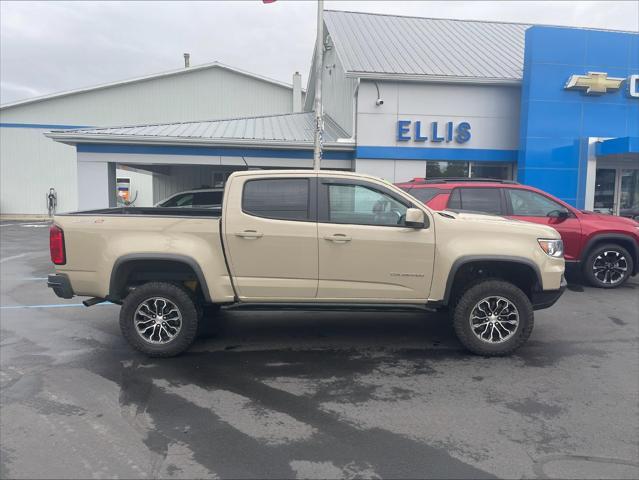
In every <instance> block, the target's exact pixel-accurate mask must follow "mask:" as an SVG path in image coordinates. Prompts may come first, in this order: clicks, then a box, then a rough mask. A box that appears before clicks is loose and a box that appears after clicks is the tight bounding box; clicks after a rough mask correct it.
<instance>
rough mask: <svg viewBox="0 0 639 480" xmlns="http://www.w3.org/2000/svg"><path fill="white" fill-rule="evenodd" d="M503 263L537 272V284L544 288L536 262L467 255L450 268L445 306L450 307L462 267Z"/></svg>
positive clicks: (493, 256) (523, 259)
mask: <svg viewBox="0 0 639 480" xmlns="http://www.w3.org/2000/svg"><path fill="white" fill-rule="evenodd" d="M482 261H486V262H502V263H512V264H518V265H525V266H526V267H530V268H532V269H533V272H535V276H536V278H537V283H538V284H539V288H540V289H541V288H542V285H543V283H542V280H541V271H540V270H539V267H538V266H537V264H536V263H535V262H533V261H532V260H530V259H529V258H525V257H515V256H510V255H466V256H463V257H459V258H458V259H457V260H455V261H454V262H453V265H452V266H451V267H450V271H449V272H448V278H447V279H446V290H445V292H444V300H443V304H444V305H448V302H449V300H450V295H451V293H452V290H453V282H454V281H455V276H456V275H457V272H458V271H459V269H460V268H461V267H463V266H464V265H466V264H468V263H473V262H482Z"/></svg>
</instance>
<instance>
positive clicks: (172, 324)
mask: <svg viewBox="0 0 639 480" xmlns="http://www.w3.org/2000/svg"><path fill="white" fill-rule="evenodd" d="M197 327H198V310H197V306H196V304H195V301H194V299H193V296H192V295H190V294H189V292H187V291H186V290H185V289H184V288H182V287H180V286H178V285H175V284H172V283H164V282H151V283H146V284H144V285H142V286H140V287H137V288H136V289H135V290H134V291H133V292H131V293H130V294H129V295H128V296H127V297H126V298H125V299H124V302H123V304H122V309H121V310H120V330H121V331H122V335H124V338H126V340H127V341H128V342H129V344H131V346H133V348H135V349H136V350H139V351H140V352H142V353H144V354H145V355H148V356H150V357H172V356H175V355H179V354H180V353H182V352H183V351H185V350H186V349H187V348H189V347H190V346H191V344H192V343H193V341H194V340H195V336H196V334H197Z"/></svg>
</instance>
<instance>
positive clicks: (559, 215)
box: [546, 210, 569, 220]
mask: <svg viewBox="0 0 639 480" xmlns="http://www.w3.org/2000/svg"><path fill="white" fill-rule="evenodd" d="M568 215H569V214H568V212H567V211H565V210H551V211H550V212H548V215H546V216H547V217H549V218H556V219H558V220H565V219H567V218H568Z"/></svg>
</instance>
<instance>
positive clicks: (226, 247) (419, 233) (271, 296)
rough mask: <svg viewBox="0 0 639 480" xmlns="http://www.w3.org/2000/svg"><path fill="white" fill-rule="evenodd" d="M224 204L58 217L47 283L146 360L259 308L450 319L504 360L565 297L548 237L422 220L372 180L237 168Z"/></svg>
mask: <svg viewBox="0 0 639 480" xmlns="http://www.w3.org/2000/svg"><path fill="white" fill-rule="evenodd" d="M222 205H223V207H222V210H221V214H220V213H219V212H217V211H211V210H209V209H202V210H198V209H188V211H185V210H184V209H171V208H135V207H133V208H121V209H117V208H116V209H105V210H94V211H86V212H78V213H70V214H63V215H56V216H55V218H54V222H53V225H52V227H51V234H50V242H51V257H52V260H53V263H54V264H55V268H56V273H55V274H52V275H50V276H49V279H48V284H49V286H50V287H51V288H53V290H54V292H55V293H56V294H57V295H58V296H60V297H62V298H71V297H72V296H74V295H78V296H87V297H93V298H91V299H89V300H86V301H85V305H91V304H94V303H98V302H100V301H105V300H108V301H110V302H113V303H116V304H121V305H122V308H121V311H120V328H121V330H122V333H123V335H124V337H125V338H126V339H127V340H128V342H129V343H130V344H131V345H132V346H133V347H134V348H136V349H138V350H139V351H141V352H143V353H145V354H147V355H149V356H156V357H168V356H173V355H177V354H179V353H181V352H183V351H184V350H186V349H187V348H188V347H189V346H190V345H191V343H192V342H193V341H194V339H195V337H196V333H197V330H198V323H200V322H214V321H215V315H213V316H212V318H210V316H208V315H206V313H207V312H210V311H211V310H214V309H215V308H216V307H219V306H225V305H226V306H232V307H230V308H247V307H255V306H261V307H262V308H263V307H264V305H265V304H269V305H268V306H269V308H273V309H278V308H282V307H283V306H284V305H286V306H287V307H290V306H291V305H295V304H297V305H298V306H300V307H304V308H308V307H309V304H313V307H315V308H317V307H319V308H334V307H335V306H336V305H338V306H345V305H346V306H349V307H352V308H356V307H358V306H366V307H367V308H370V307H371V305H375V306H376V307H377V308H379V309H382V308H386V307H389V306H392V307H393V308H397V307H398V306H403V307H406V308H416V307H418V308H422V309H425V310H433V309H448V310H450V312H451V317H452V321H453V323H454V327H455V331H456V333H457V336H458V337H459V340H460V341H461V342H462V343H463V345H464V346H466V348H468V350H470V351H471V352H474V353H476V354H480V355H486V356H492V355H506V354H509V353H511V352H513V351H514V350H515V349H517V348H518V347H519V346H520V345H522V344H523V343H524V342H525V341H526V339H527V338H528V337H529V336H530V333H531V331H532V328H533V310H536V309H541V308H547V307H550V306H551V305H553V304H554V303H555V302H556V301H557V299H558V298H559V297H560V295H561V294H562V292H563V290H564V288H565V280H564V276H563V274H564V259H563V244H562V241H561V239H560V237H559V234H558V233H557V232H556V231H555V230H554V229H553V228H551V227H548V226H542V225H535V224H532V223H527V222H518V221H513V220H508V219H504V218H501V217H495V216H490V215H482V214H467V213H452V212H433V211H432V210H430V209H429V208H428V207H427V206H425V205H424V204H423V203H422V202H420V201H419V200H417V199H416V198H414V197H412V196H411V195H409V194H408V193H406V192H404V191H403V190H401V189H400V188H398V187H395V186H393V185H390V184H388V183H386V182H384V181H383V180H380V179H378V178H375V177H370V176H365V175H360V174H356V173H351V172H335V171H324V170H322V171H309V170H305V171H281V170H280V171H244V172H236V173H234V174H232V175H231V176H230V177H229V179H228V182H227V186H226V190H225V192H224V198H223V202H222Z"/></svg>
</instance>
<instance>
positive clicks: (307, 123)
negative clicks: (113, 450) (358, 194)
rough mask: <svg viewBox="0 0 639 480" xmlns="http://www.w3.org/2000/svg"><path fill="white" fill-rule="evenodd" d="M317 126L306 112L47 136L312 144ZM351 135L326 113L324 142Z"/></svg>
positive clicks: (72, 139) (74, 140)
mask: <svg viewBox="0 0 639 480" xmlns="http://www.w3.org/2000/svg"><path fill="white" fill-rule="evenodd" d="M314 126H315V117H314V113H313V112H303V113H286V114H281V115H265V116H259V117H242V118H232V119H225V120H211V121H197V122H181V123H162V124H153V125H133V126H127V127H107V128H85V129H76V130H54V131H51V132H49V133H46V134H45V135H47V136H48V137H50V138H53V139H54V140H58V141H61V142H66V143H82V142H93V141H110V142H124V141H126V142H127V143H128V142H131V141H133V142H138V143H139V142H143V143H151V142H153V143H156V142H169V143H196V144H225V145H228V144H231V145H260V146H265V145H271V146H287V147H290V146H309V145H310V146H312V145H313V139H314ZM348 137H349V135H348V133H346V132H345V131H344V130H342V128H341V127H340V126H339V125H337V123H336V122H335V121H334V120H333V119H331V118H330V117H329V116H328V115H325V116H324V144H325V145H327V144H328V145H331V144H335V146H337V145H338V144H339V145H340V146H344V147H349V146H352V142H350V141H348V140H347V139H348ZM339 139H342V140H341V141H339Z"/></svg>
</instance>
